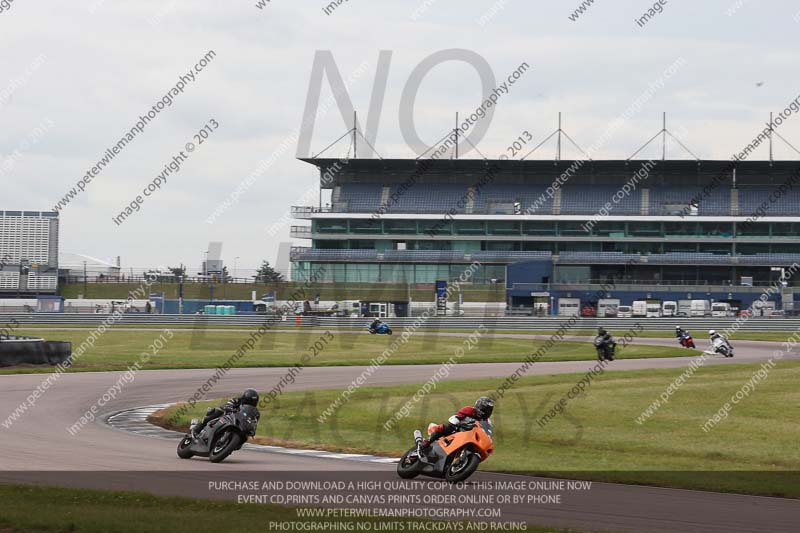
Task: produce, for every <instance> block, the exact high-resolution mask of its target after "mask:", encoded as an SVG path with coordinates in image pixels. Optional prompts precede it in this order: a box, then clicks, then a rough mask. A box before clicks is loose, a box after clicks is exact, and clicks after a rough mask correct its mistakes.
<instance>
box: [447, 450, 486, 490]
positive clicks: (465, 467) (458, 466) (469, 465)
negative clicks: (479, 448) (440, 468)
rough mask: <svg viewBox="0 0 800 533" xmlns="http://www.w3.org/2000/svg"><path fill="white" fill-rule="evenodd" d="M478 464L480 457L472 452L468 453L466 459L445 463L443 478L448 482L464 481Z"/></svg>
mask: <svg viewBox="0 0 800 533" xmlns="http://www.w3.org/2000/svg"><path fill="white" fill-rule="evenodd" d="M479 464H481V458H480V457H478V456H477V455H476V454H474V453H470V454H469V455H468V456H467V459H466V460H463V459H462V460H461V461H458V462H456V461H455V460H453V462H451V463H450V464H449V465H447V468H446V469H445V471H444V478H445V479H446V480H447V481H448V482H450V483H458V482H460V481H464V480H465V479H467V478H468V477H469V476H471V475H472V474H474V473H475V471H476V470H477V469H478V465H479ZM454 467H455V468H454Z"/></svg>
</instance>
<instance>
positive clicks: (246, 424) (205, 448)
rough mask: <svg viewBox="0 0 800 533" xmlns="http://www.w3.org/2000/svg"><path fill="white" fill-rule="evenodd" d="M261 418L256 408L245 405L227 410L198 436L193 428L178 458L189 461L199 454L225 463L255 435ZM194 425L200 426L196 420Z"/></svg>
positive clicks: (180, 449) (179, 448)
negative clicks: (226, 459)
mask: <svg viewBox="0 0 800 533" xmlns="http://www.w3.org/2000/svg"><path fill="white" fill-rule="evenodd" d="M260 417H261V413H259V412H258V409H256V408H255V407H253V406H252V405H243V406H242V407H240V408H239V409H238V410H237V411H226V412H224V414H223V415H222V416H220V417H219V418H216V419H214V420H212V421H211V422H209V423H208V424H206V427H204V428H203V431H201V432H200V434H199V435H197V436H196V437H195V436H193V435H192V431H191V429H190V430H189V433H187V434H186V436H185V437H183V438H182V439H181V442H180V443H179V444H178V457H180V458H181V459H189V458H191V457H192V456H195V455H198V456H200V457H208V459H209V461H211V462H212V463H219V462H222V461H224V460H225V458H226V457H228V456H229V455H230V454H232V453H233V452H235V451H236V450H239V449H241V447H242V446H243V445H244V443H245V442H247V439H248V438H249V437H253V436H255V434H256V426H258V419H259V418H260ZM192 422H193V424H192V425H195V424H196V421H195V420H193V421H192Z"/></svg>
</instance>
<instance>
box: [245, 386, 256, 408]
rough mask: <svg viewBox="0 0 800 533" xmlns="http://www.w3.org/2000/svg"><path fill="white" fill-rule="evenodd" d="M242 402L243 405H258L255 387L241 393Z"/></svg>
mask: <svg viewBox="0 0 800 533" xmlns="http://www.w3.org/2000/svg"><path fill="white" fill-rule="evenodd" d="M242 403H243V404H244V405H252V406H253V407H255V406H257V405H258V392H257V391H256V390H255V389H247V390H246V391H244V394H242Z"/></svg>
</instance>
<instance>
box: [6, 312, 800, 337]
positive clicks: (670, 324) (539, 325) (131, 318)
mask: <svg viewBox="0 0 800 533" xmlns="http://www.w3.org/2000/svg"><path fill="white" fill-rule="evenodd" d="M107 318H108V315H100V314H71V313H70V314H9V315H0V322H1V321H2V320H3V319H7V320H8V321H10V320H12V319H16V320H17V321H18V322H19V323H20V324H23V327H24V325H36V326H58V325H83V326H97V325H100V324H101V323H103V321H104V320H106V319H107ZM387 320H388V322H389V323H390V324H391V325H392V328H393V329H394V330H395V331H399V330H401V329H402V328H403V327H405V326H409V325H411V324H413V323H415V322H417V321H418V319H417V318H391V319H387ZM736 320H739V321H740V323H741V327H740V328H739V329H740V330H742V331H795V330H798V329H800V318H779V317H775V318H761V317H759V318H751V319H736V318H599V319H598V318H579V319H577V323H576V324H575V326H574V327H573V328H571V329H573V330H578V329H584V330H586V329H594V328H596V327H598V326H599V325H602V326H603V327H605V328H608V329H609V330H620V329H628V328H630V326H631V325H632V324H633V323H635V322H639V323H641V324H642V325H643V326H644V328H645V329H646V330H650V331H670V330H674V329H675V326H676V325H680V326H682V327H684V328H688V329H690V330H693V331H695V332H696V334H697V335H701V333H702V332H703V330H708V329H718V330H724V329H726V328H728V327H730V326H731V325H732V324H733V323H734V322H735V321H736ZM369 321H370V319H369V318H323V317H308V316H304V317H287V318H286V320H280V319H279V320H277V321H275V320H274V319H272V318H267V317H265V316H263V315H232V316H206V315H147V314H138V313H133V314H128V315H123V317H122V318H121V320H119V321H118V323H119V324H124V325H126V326H141V327H151V326H158V327H163V326H169V325H175V326H189V327H192V326H193V327H197V328H206V327H208V328H214V327H219V326H240V327H258V326H259V325H261V324H265V323H267V324H269V325H270V327H272V328H274V329H289V328H296V327H323V328H337V329H364V330H366V327H367V324H368V323H369ZM566 322H567V317H546V318H532V317H489V318H479V317H432V318H430V319H428V320H427V321H425V322H424V325H423V326H422V327H424V328H426V329H434V330H435V329H475V328H477V327H478V326H481V325H483V326H485V327H487V328H490V329H508V330H521V331H525V330H556V329H558V328H559V327H560V325H561V324H564V323H566Z"/></svg>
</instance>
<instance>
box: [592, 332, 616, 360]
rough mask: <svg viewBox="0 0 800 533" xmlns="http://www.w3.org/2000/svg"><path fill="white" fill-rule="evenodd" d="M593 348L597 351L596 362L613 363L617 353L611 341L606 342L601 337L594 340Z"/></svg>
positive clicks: (614, 344)
mask: <svg viewBox="0 0 800 533" xmlns="http://www.w3.org/2000/svg"><path fill="white" fill-rule="evenodd" d="M594 347H595V349H596V350H597V360H598V361H613V360H614V354H615V353H616V351H617V343H616V342H614V341H613V340H610V341H606V339H605V338H604V337H603V336H602V335H598V336H596V337H595V338H594Z"/></svg>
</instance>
